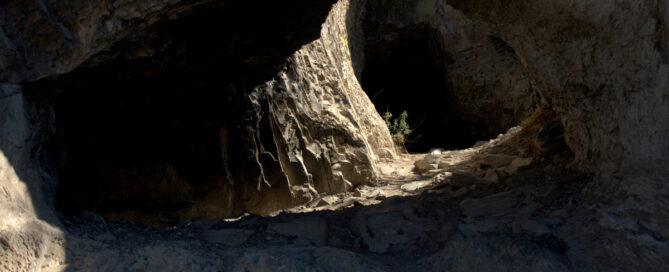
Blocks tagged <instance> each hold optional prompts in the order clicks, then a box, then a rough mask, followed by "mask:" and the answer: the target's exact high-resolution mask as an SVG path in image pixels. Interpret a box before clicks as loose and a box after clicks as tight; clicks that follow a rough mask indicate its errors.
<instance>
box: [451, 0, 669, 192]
mask: <svg viewBox="0 0 669 272" xmlns="http://www.w3.org/2000/svg"><path fill="white" fill-rule="evenodd" d="M448 3H449V4H450V5H452V6H454V7H455V8H456V9H458V10H461V11H462V12H463V13H464V14H465V15H467V16H468V17H469V18H471V19H472V20H474V22H475V23H476V24H477V25H478V26H481V27H483V28H485V29H486V30H487V31H490V32H491V33H495V35H499V37H501V38H502V39H503V40H504V41H505V42H506V43H508V44H509V45H510V46H511V47H512V48H513V49H514V50H515V51H516V53H517V55H518V57H519V59H520V62H521V64H522V66H523V67H524V71H525V74H526V75H527V76H528V77H529V78H530V79H531V80H532V83H533V85H534V86H535V87H536V89H537V90H538V92H539V93H540V94H541V96H542V97H543V98H544V99H545V100H546V102H548V104H550V105H551V106H552V107H553V108H554V109H555V110H556V111H558V113H560V114H561V115H562V122H563V123H564V125H565V128H566V138H567V142H568V144H569V146H570V147H571V149H572V150H573V151H574V152H575V154H576V160H577V165H578V166H580V167H581V169H584V170H587V171H590V172H596V173H599V174H602V175H606V177H607V178H606V182H607V183H613V184H616V183H617V182H615V181H616V180H618V181H619V180H620V178H621V177H624V176H626V175H634V173H648V172H656V171H662V169H663V168H665V166H666V165H667V160H666V159H667V155H668V154H669V140H668V139H669V119H668V118H669V114H667V113H668V111H669V96H668V93H669V92H668V89H669V86H668V85H667V84H668V83H669V82H668V80H667V78H669V66H667V63H668V62H669V59H667V50H668V47H669V46H668V44H667V42H668V37H667V27H668V26H669V23H668V20H669V17H668V16H669V13H668V11H667V6H668V5H669V2H667V1H662V0H661V1H636V2H625V1H622V2H621V1H618V2H611V1H596V0H592V1H548V2H526V1H493V2H490V1H475V0H474V1H448ZM616 185H618V184H616Z"/></svg>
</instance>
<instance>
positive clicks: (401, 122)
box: [383, 111, 411, 150]
mask: <svg viewBox="0 0 669 272" xmlns="http://www.w3.org/2000/svg"><path fill="white" fill-rule="evenodd" d="M407 117H409V113H408V112H407V111H403V112H402V113H401V114H400V116H399V117H397V118H395V119H392V118H393V114H392V113H391V112H389V111H386V112H385V113H384V114H383V120H385V121H386V125H387V126H388V130H390V135H391V136H392V138H393V143H394V144H395V148H396V149H399V150H404V149H406V147H405V145H404V144H405V143H406V141H407V136H409V134H411V128H409V123H407Z"/></svg>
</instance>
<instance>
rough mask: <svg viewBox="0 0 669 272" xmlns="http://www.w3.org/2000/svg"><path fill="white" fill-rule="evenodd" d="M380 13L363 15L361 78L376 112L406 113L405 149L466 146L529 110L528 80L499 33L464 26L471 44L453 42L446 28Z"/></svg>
mask: <svg viewBox="0 0 669 272" xmlns="http://www.w3.org/2000/svg"><path fill="white" fill-rule="evenodd" d="M379 18H380V19H379ZM383 18H385V17H384V16H383V15H378V16H375V15H368V16H367V20H366V21H365V24H364V32H365V50H364V51H365V54H364V61H363V64H362V66H363V70H362V76H361V79H360V80H361V82H360V83H361V85H362V88H363V89H364V90H365V92H366V93H367V94H368V96H369V97H370V99H371V100H372V102H373V103H374V105H375V106H376V109H377V111H378V112H379V113H380V114H381V115H383V114H384V113H385V112H391V113H392V114H393V116H395V117H396V116H399V115H400V113H401V112H403V111H407V112H408V123H409V126H410V128H411V129H412V130H413V132H412V133H411V134H410V135H409V137H408V140H407V142H406V143H405V146H406V147H407V149H408V151H409V152H427V151H429V150H430V149H432V148H443V149H461V148H468V147H471V146H472V145H474V144H475V143H476V142H477V141H484V140H490V139H492V138H495V137H496V136H497V135H498V134H499V133H503V132H505V131H506V130H507V129H509V128H510V127H512V126H515V125H518V124H519V123H520V121H521V120H522V119H524V118H526V117H527V116H529V114H530V113H531V110H532V109H533V102H532V101H533V96H532V89H531V85H530V84H529V82H528V81H527V80H526V79H524V77H523V76H522V75H521V74H520V73H519V70H518V68H517V60H516V57H515V52H514V51H513V49H511V48H510V47H509V46H508V45H506V43H504V41H502V40H501V39H499V38H496V37H486V36H482V35H480V34H478V33H476V34H472V33H469V32H466V33H464V34H462V35H463V36H473V37H475V38H473V39H476V40H477V42H476V44H471V45H467V46H469V47H467V46H463V45H458V48H455V47H454V45H452V44H451V45H449V44H447V40H449V39H451V40H452V39H454V38H453V37H451V36H455V35H454V34H452V33H451V34H448V35H451V36H447V35H446V34H444V33H443V32H441V31H440V30H439V29H437V28H435V27H433V26H430V25H427V24H423V23H415V24H409V25H406V26H398V25H394V24H387V23H384V22H383V21H382V20H383ZM379 20H380V21H379ZM472 27H473V26H472ZM463 31H465V30H463ZM477 35H478V36H477ZM449 46H450V47H449ZM391 133H392V132H391Z"/></svg>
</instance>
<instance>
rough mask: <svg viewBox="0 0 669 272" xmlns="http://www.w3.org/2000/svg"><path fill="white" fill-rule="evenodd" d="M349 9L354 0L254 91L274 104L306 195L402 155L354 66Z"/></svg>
mask: <svg viewBox="0 0 669 272" xmlns="http://www.w3.org/2000/svg"><path fill="white" fill-rule="evenodd" d="M349 11H350V4H349V2H348V1H340V2H339V3H337V4H336V5H335V6H334V7H333V9H332V11H331V13H330V16H329V17H328V19H327V20H326V22H325V24H324V25H323V30H322V31H321V38H320V39H318V40H316V41H314V42H312V43H310V44H307V45H305V46H304V47H302V49H300V50H299V51H297V52H296V53H295V54H293V56H291V57H290V58H289V60H288V64H287V66H286V67H285V68H284V70H283V71H282V72H280V73H279V74H278V75H277V76H276V77H275V79H273V80H272V81H269V82H267V83H265V85H263V86H259V87H258V88H256V91H255V93H254V94H253V96H254V97H256V98H257V99H258V100H257V103H259V105H260V104H263V103H268V104H269V107H268V112H267V114H268V115H269V116H268V118H269V119H270V123H271V127H272V130H273V131H274V141H275V143H276V148H277V151H278V158H279V161H280V164H281V169H283V171H284V173H285V174H286V176H287V180H288V183H289V185H290V188H291V193H292V195H294V196H298V197H300V198H303V199H306V200H308V199H310V198H311V196H308V195H309V194H314V193H316V192H318V193H325V194H333V193H341V192H346V191H350V190H351V189H352V188H354V186H357V185H361V184H367V183H370V182H373V181H374V180H375V179H376V172H377V170H376V164H377V163H379V162H380V161H381V160H383V159H392V158H393V157H394V155H395V150H394V147H393V144H392V140H391V139H390V134H389V132H388V129H387V127H386V126H385V123H384V121H383V120H382V119H381V117H380V116H379V114H378V113H376V111H375V110H374V105H373V104H372V103H371V101H370V100H369V98H368V97H367V96H366V95H365V93H364V92H363V91H362V89H361V87H360V84H359V83H358V81H357V79H356V77H355V75H354V74H353V64H352V61H351V56H350V53H349V43H348V42H349V40H350V39H351V38H350V37H349V36H348V33H347V28H346V27H347V26H346V24H344V23H343V22H345V20H346V16H347V12H349ZM305 192H310V193H307V194H305ZM305 195H307V196H305Z"/></svg>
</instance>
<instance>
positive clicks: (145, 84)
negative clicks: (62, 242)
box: [27, 60, 257, 225]
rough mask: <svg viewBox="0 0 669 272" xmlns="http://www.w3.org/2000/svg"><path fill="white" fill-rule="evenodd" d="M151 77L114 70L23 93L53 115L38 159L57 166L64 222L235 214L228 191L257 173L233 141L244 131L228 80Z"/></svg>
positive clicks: (237, 197)
mask: <svg viewBox="0 0 669 272" xmlns="http://www.w3.org/2000/svg"><path fill="white" fill-rule="evenodd" d="M149 67H151V68H149ZM153 68H156V67H155V66H152V65H148V64H147V63H146V60H139V61H119V62H116V61H115V62H112V63H109V64H105V65H103V66H101V67H95V68H86V69H80V70H78V71H75V72H72V73H70V74H67V75H65V76H62V77H60V78H54V79H46V80H42V81H39V82H36V83H34V84H31V85H30V86H28V88H27V93H28V95H27V97H28V99H29V101H32V102H35V103H44V104H47V103H48V104H49V105H48V107H50V108H51V109H52V112H53V116H54V120H53V123H54V124H53V125H52V128H53V129H54V133H55V134H56V135H54V136H53V137H52V139H51V140H49V141H47V142H46V143H45V144H44V145H43V146H42V147H41V150H40V156H42V157H43V156H47V157H49V158H45V159H44V160H43V163H45V164H49V163H50V162H51V163H53V162H56V163H57V164H58V165H51V167H52V168H53V171H54V173H56V174H55V175H57V177H58V188H57V190H56V199H55V203H56V206H57V209H59V210H60V211H61V212H63V213H64V214H68V215H69V214H72V215H76V214H78V212H79V211H81V210H86V211H93V212H96V213H99V214H102V215H104V216H105V217H108V218H112V219H115V220H121V219H128V220H132V221H138V222H143V223H146V224H151V225H161V224H168V223H170V222H174V221H176V220H178V219H179V218H193V217H204V218H210V217H211V218H224V217H230V216H236V215H238V214H241V213H243V211H244V207H243V205H242V203H243V201H244V200H245V199H244V197H243V196H244V190H245V188H244V187H243V186H239V184H238V186H233V185H234V183H235V182H238V183H239V182H240V181H244V180H245V179H247V178H246V177H244V175H245V174H246V173H252V172H253V171H256V170H257V169H254V165H253V164H248V163H247V160H246V157H247V156H248V154H247V150H246V149H245V145H246V144H247V142H245V141H244V139H243V138H242V137H241V136H240V137H235V135H244V134H245V132H246V131H245V130H244V129H243V128H244V127H243V120H244V114H243V113H244V108H243V107H242V103H240V101H238V100H239V99H243V98H244V96H241V95H239V94H236V92H237V91H236V88H237V87H236V86H238V85H237V84H235V83H232V82H234V80H235V78H224V77H221V76H218V77H211V75H210V74H206V73H203V72H202V71H200V70H198V69H195V70H193V69H174V70H172V69H167V70H160V69H157V70H154V69H153ZM214 79H215V80H214ZM54 157H56V158H58V159H54ZM232 169H235V170H234V171H233V170H232Z"/></svg>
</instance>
